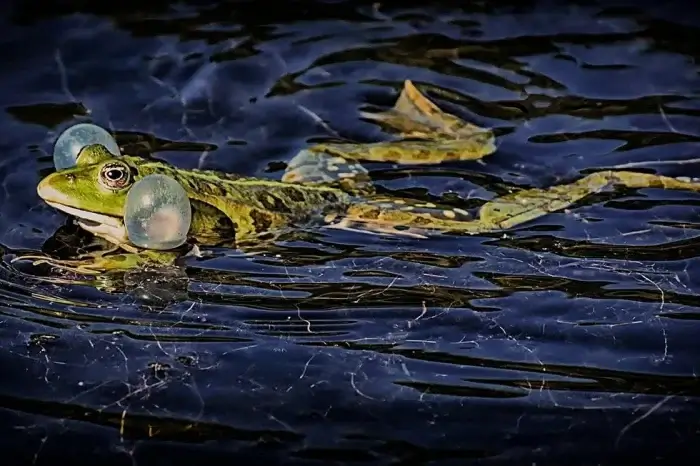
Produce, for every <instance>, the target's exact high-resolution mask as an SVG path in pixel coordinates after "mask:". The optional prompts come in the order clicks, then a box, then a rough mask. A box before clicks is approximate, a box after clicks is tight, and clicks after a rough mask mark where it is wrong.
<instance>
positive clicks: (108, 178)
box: [25, 81, 700, 273]
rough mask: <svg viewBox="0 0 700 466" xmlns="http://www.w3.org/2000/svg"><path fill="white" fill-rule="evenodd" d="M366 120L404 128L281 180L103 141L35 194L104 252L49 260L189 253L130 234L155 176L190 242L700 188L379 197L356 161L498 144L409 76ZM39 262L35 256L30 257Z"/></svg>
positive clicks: (466, 151) (387, 224) (501, 220)
mask: <svg viewBox="0 0 700 466" xmlns="http://www.w3.org/2000/svg"><path fill="white" fill-rule="evenodd" d="M365 116H366V117H367V118H371V119H373V120H375V121H378V122H379V123H380V124H383V125H385V126H388V127H391V128H393V129H394V130H397V131H398V132H399V133H400V134H401V136H403V138H402V139H400V140H397V141H389V142H378V143H370V144H359V143H357V144H355V143H333V144H319V145H315V146H312V147H309V148H308V149H305V150H303V151H301V152H300V153H299V154H298V155H297V156H296V157H295V158H294V159H292V161H291V162H290V164H289V166H288V167H287V170H286V172H285V174H284V176H283V177H282V180H281V181H275V180H268V179H260V178H250V177H244V176H240V175H236V174H224V173H218V172H214V171H203V170H183V169H178V168H175V167H172V166H170V165H167V164H165V163H163V162H160V161H154V160H150V159H144V158H139V157H133V156H122V157H115V156H113V155H112V154H111V153H109V152H108V151H107V150H106V149H105V148H104V147H103V146H101V145H89V146H86V147H84V148H83V149H82V151H81V152H80V154H79V156H78V159H77V162H76V166H75V167H73V168H70V169H67V170H63V171H59V172H56V173H53V174H51V175H48V176H47V177H46V178H44V179H43V180H41V182H40V183H39V186H38V193H39V196H41V198H42V199H44V200H45V201H46V202H47V203H48V204H49V205H51V206H53V207H55V208H57V209H60V210H62V211H64V212H66V213H67V214H69V215H72V216H74V217H76V218H77V220H78V224H79V225H80V226H81V227H82V228H84V229H85V230H87V231H89V232H91V233H93V234H94V235H95V236H96V237H98V238H101V239H102V240H104V241H105V242H106V243H105V247H104V249H103V250H101V251H99V252H98V253H91V254H89V255H84V256H81V257H78V258H76V259H75V260H56V259H47V258H42V260H43V261H44V262H49V263H50V264H53V265H55V266H58V267H62V268H65V269H71V270H75V271H78V272H82V273H100V272H109V271H113V270H125V269H129V268H134V267H139V266H144V265H149V264H169V263H172V262H173V261H174V260H175V259H176V258H177V257H179V256H181V255H182V254H183V251H182V250H181V249H179V250H173V251H155V250H149V249H142V248H138V247H136V246H135V245H134V244H133V243H131V242H130V241H129V239H128V236H127V234H126V229H125V226H124V222H123V216H124V208H125V199H126V196H127V193H128V192H129V189H130V188H131V186H133V184H134V183H135V182H136V181H138V180H139V179H142V178H143V177H145V176H147V175H151V174H165V175H167V176H170V177H172V178H173V179H175V180H177V181H178V182H179V183H180V184H181V185H182V186H183V188H184V189H185V191H186V193H187V196H188V197H189V200H190V203H191V211H192V224H191V227H190V229H189V234H188V237H189V239H190V243H195V244H200V245H209V246H215V245H225V244H235V245H236V246H237V247H241V248H245V246H246V245H249V244H254V243H256V242H260V241H264V240H265V239H266V238H267V237H269V236H270V235H274V233H275V232H278V231H281V230H282V229H284V228H288V227H293V226H295V225H300V224H304V223H310V222H318V223H320V224H326V225H329V226H332V227H335V228H347V229H361V230H364V231H368V232H375V233H382V234H394V235H411V236H423V235H426V234H429V233H430V232H431V231H442V232H460V233H467V234H478V233H485V232H494V231H501V230H506V229H509V228H511V227H514V226H516V225H520V224H522V223H525V222H528V221H530V220H533V219H535V218H538V217H541V216H543V215H546V214H547V213H549V212H554V211H557V210H561V209H564V208H566V207H568V206H570V205H571V204H573V203H575V202H577V201H579V200H581V199H582V198H584V197H586V196H588V195H590V194H593V193H597V192H600V191H601V190H603V189H605V188H607V187H610V186H613V185H621V186H626V187H630V188H647V187H656V188H667V189H688V190H694V191H698V190H700V183H696V182H693V181H692V180H687V179H676V178H670V177H665V176H659V175H654V174H646V173H638V172H631V171H602V172H597V173H592V174H589V175H587V176H585V177H583V178H581V179H579V180H578V181H575V182H573V183H570V184H564V185H557V186H553V187H550V188H547V189H525V190H521V191H518V192H515V193H513V194H508V195H505V196H502V197H499V198H496V199H494V200H491V201H489V202H486V203H485V204H484V205H482V206H481V207H480V208H479V209H478V212H475V215H471V214H470V213H469V212H467V211H465V210H463V209H459V208H454V207H448V206H439V205H435V204H432V203H427V202H419V201H416V200H411V199H405V198H398V197H388V196H384V195H378V194H376V193H375V190H374V188H373V186H372V184H371V181H370V179H369V177H368V172H367V170H366V169H365V168H363V166H362V165H361V164H360V163H359V161H381V162H393V163H397V164H438V163H441V162H444V161H458V160H475V159H480V158H482V157H485V156H487V155H489V154H491V153H493V152H494V151H495V150H496V147H495V143H494V142H495V139H494V135H493V133H492V132H491V131H489V130H486V129H482V128H479V127H477V126H474V125H471V124H469V123H466V122H464V121H462V120H461V119H460V118H458V117H456V116H454V115H452V114H449V113H446V112H443V111H441V110H440V109H439V108H438V107H437V106H436V105H435V104H433V103H432V102H431V101H430V100H428V98H427V97H425V96H424V95H423V94H421V93H420V92H419V91H418V89H417V88H416V87H415V86H414V85H413V84H412V83H411V82H410V81H406V82H405V84H404V89H403V92H402V93H401V95H400V97H399V99H398V101H397V103H396V104H395V105H394V107H393V108H391V109H390V110H388V111H384V112H379V113H370V114H365ZM161 226H162V225H161ZM32 257H33V258H36V257H35V256H25V258H32Z"/></svg>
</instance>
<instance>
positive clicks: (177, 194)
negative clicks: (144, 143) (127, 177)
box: [124, 175, 192, 250]
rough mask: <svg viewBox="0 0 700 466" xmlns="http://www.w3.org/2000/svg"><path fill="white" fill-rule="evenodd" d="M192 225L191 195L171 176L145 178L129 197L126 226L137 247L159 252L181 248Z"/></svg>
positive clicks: (127, 200)
mask: <svg viewBox="0 0 700 466" xmlns="http://www.w3.org/2000/svg"><path fill="white" fill-rule="evenodd" d="M191 223H192V209H191V207H190V200H189V198H188V197H187V192H185V190H184V189H183V187H182V186H181V185H180V183H178V182H177V181H175V180H174V179H172V178H170V177H169V176H165V175H148V176H145V177H143V179H141V180H139V181H137V182H136V183H134V186H132V187H131V189H130V190H129V193H128V194H127V195H126V206H125V209H124V225H125V227H126V232H127V234H128V235H129V240H130V241H131V242H132V243H134V244H135V245H136V246H139V247H142V248H148V249H159V250H167V249H173V248H176V247H178V246H181V245H182V244H184V243H185V241H187V233H188V232H189V230H190V225H191Z"/></svg>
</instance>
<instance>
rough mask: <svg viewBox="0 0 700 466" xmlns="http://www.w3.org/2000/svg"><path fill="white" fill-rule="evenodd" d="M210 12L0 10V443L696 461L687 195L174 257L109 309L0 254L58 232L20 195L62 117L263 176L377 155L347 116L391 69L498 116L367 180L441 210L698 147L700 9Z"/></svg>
mask: <svg viewBox="0 0 700 466" xmlns="http://www.w3.org/2000/svg"><path fill="white" fill-rule="evenodd" d="M203 3H204V2H199V3H198V4H199V5H200V6H198V7H195V6H189V5H187V4H185V3H179V4H173V5H171V6H167V7H165V6H163V7H162V8H161V7H160V6H159V5H157V4H156V3H153V4H152V6H148V5H149V4H148V3H144V4H143V5H142V6H141V10H140V11H135V10H133V8H127V7H124V8H119V7H118V6H115V5H114V2H110V3H109V4H106V3H100V2H94V3H93V8H94V9H93V10H86V9H79V8H77V7H68V6H65V7H64V9H60V8H59V7H56V6H53V7H51V8H49V9H47V8H48V7H47V6H46V5H44V6H41V7H40V6H39V5H38V4H34V2H23V3H21V2H17V5H15V6H14V7H13V11H12V12H11V13H9V12H8V13H7V15H6V16H5V20H4V22H3V24H2V28H3V35H2V38H1V39H0V40H2V48H0V56H2V60H3V63H5V69H4V73H2V75H0V103H1V104H2V107H3V108H4V110H5V111H4V112H2V113H0V132H1V133H0V134H2V138H0V154H1V155H0V180H1V181H2V187H3V189H2V190H0V248H2V250H3V254H4V260H3V263H2V269H1V272H0V273H1V275H0V280H1V283H0V324H1V325H0V367H2V370H1V374H2V376H1V377H0V380H2V382H1V383H0V412H1V413H2V415H1V418H2V424H1V426H2V427H1V428H0V429H1V430H0V432H1V433H2V437H1V438H2V449H3V452H6V453H7V454H10V453H11V454H13V455H16V458H18V459H21V460H26V461H36V463H35V464H49V463H50V462H51V461H52V460H55V459H56V458H59V457H60V455H63V456H62V458H63V459H64V460H66V461H70V459H85V458H90V460H91V462H92V463H95V464H98V463H99V464H112V463H111V462H114V464H132V461H134V463H133V464H147V463H146V462H147V461H152V463H148V464H173V463H172V461H176V460H180V461H182V462H190V463H191V462H192V461H199V462H201V461H207V460H212V459H215V458H219V459H221V458H224V457H226V455H233V454H234V453H235V454H236V455H237V456H235V457H230V458H235V459H241V460H245V459H255V460H256V461H263V462H264V461H267V463H266V464H277V462H278V461H281V460H283V459H286V461H287V463H285V464H292V463H293V464H329V463H331V462H333V461H337V462H338V463H340V462H342V461H347V460H350V459H351V460H353V461H355V462H356V464H387V462H389V461H396V462H397V464H455V465H457V464H459V465H462V464H468V463H469V462H470V461H475V462H483V463H487V464H491V463H494V464H531V463H536V464H538V465H541V464H550V463H551V464H564V463H562V462H567V463H570V464H599V463H605V464H613V461H615V460H622V459H625V460H630V459H636V460H640V459H644V460H647V461H650V460H653V459H655V460H658V461H662V460H670V459H672V458H673V457H675V456H674V455H683V457H684V458H685V459H686V460H688V459H689V458H693V457H694V458H696V459H697V458H698V457H700V453H699V452H698V449H697V447H694V445H693V440H694V439H695V438H696V436H697V434H698V431H699V430H700V427H699V426H700V423H699V422H698V420H697V419H698V413H699V412H700V411H699V410H698V398H697V397H698V395H699V394H700V393H699V392H700V384H699V383H698V378H697V376H696V374H697V373H698V361H699V360H700V359H699V356H700V340H699V339H698V337H697V335H698V334H699V332H700V298H698V293H699V292H700V283H698V278H697V276H698V273H699V272H698V270H699V269H700V249H699V247H698V244H700V238H699V236H700V232H699V231H698V230H699V228H700V223H699V222H698V221H697V218H698V212H699V211H700V210H699V207H700V195H698V194H692V193H685V192H665V191H662V190H659V189H640V190H617V191H615V192H607V193H603V194H601V195H597V196H594V197H592V198H589V199H586V200H585V201H584V202H582V203H580V204H577V205H576V207H575V208H573V209H571V210H569V211H565V212H560V213H556V214H551V215H548V216H546V217H544V218H542V219H541V220H537V221H534V222H531V223H529V224H527V225H525V226H523V227H521V228H518V229H516V230H514V231H510V232H508V233H507V234H501V235H486V236H475V237H459V236H454V237H449V236H442V237H436V238H430V239H427V240H425V239H424V240H419V239H410V238H409V239H407V238H387V237H379V236H372V235H367V234H362V233H352V232H342V231H333V230H325V229H320V228H319V229H309V230H306V231H302V232H299V234H298V235H295V236H294V237H290V238H287V240H286V241H283V242H279V243H278V244H277V245H276V246H275V248H274V249H271V250H269V251H267V252H266V253H265V254H262V255H257V256H246V255H244V254H242V253H240V252H237V251H233V250H231V251H223V252H224V253H225V254H224V255H222V256H220V257H218V258H215V259H211V260H196V259H191V260H188V262H187V267H186V269H185V271H186V274H187V276H186V277H182V276H180V277H166V278H167V280H164V278H163V277H160V280H161V282H159V283H156V284H155V285H154V283H153V281H154V280H155V281H157V280H158V279H159V277H158V276H155V277H143V276H133V277H127V284H128V285H130V287H129V288H128V289H127V290H124V291H121V290H119V291H114V292H110V291H107V290H100V289H96V288H95V287H94V286H92V285H91V283H89V282H76V281H71V279H70V277H63V278H61V279H60V280H59V279H56V280H54V282H51V281H46V280H40V279H39V278H38V277H39V276H40V275H45V273H44V272H41V273H40V272H39V271H37V270H34V269H33V268H32V267H28V266H26V265H24V266H22V267H19V266H16V264H10V263H9V261H10V260H11V259H12V257H14V256H15V255H16V254H18V253H19V252H26V251H40V250H41V249H42V247H44V248H45V247H46V244H47V242H51V241H54V242H56V241H58V240H56V236H55V235H54V234H55V233H56V231H57V230H59V231H61V229H65V228H68V227H66V225H67V220H66V217H65V216H64V215H63V214H61V213H59V212H57V211H55V210H54V209H52V208H50V207H49V206H47V205H45V204H43V203H42V202H41V200H40V199H39V198H38V197H37V195H36V193H35V187H36V183H37V181H38V180H39V178H40V177H41V176H44V175H45V174H47V173H49V172H50V171H52V170H53V168H52V161H51V156H50V151H51V144H52V142H53V140H54V139H55V138H56V136H57V135H58V133H60V132H61V131H62V130H63V129H64V128H66V127H67V126H69V125H71V124H75V123H76V122H79V121H93V122H95V123H97V124H100V125H102V126H105V127H108V128H112V129H114V130H115V131H117V135H118V139H119V141H120V142H121V143H122V144H129V145H130V146H129V147H131V148H132V149H133V150H134V151H137V150H140V151H146V152H148V151H155V153H154V156H155V157H158V158H162V159H164V160H167V161H169V162H171V163H173V164H176V165H178V166H181V167H188V168H195V167H201V168H209V169H219V170H223V171H227V172H240V173H244V174H248V175H257V176H266V177H271V178H279V177H280V176H281V173H282V171H283V169H284V165H283V162H285V161H289V160H290V158H291V157H292V156H293V155H294V154H296V153H297V152H298V151H299V150H300V149H301V148H303V147H305V146H307V145H308V144H310V143H311V142H314V141H319V140H323V139H324V138H332V137H337V135H340V136H342V137H344V138H349V139H354V140H359V141H375V140H383V139H388V138H389V137H390V136H389V135H387V134H386V133H383V132H382V131H381V130H380V129H379V128H378V127H376V126H374V125H372V124H371V123H369V122H367V121H364V120H361V119H360V118H359V116H358V110H360V109H361V108H363V107H365V106H367V105H371V106H374V107H387V106H389V105H391V104H392V103H393V101H394V100H395V98H396V96H397V92H398V90H400V87H401V84H402V82H403V80H404V79H412V80H413V81H414V82H416V83H417V84H418V85H419V86H420V87H421V88H422V89H423V90H425V91H426V92H427V93H428V94H429V95H430V96H431V97H432V98H433V99H435V100H436V101H437V102H438V103H439V105H440V106H441V107H442V108H444V109H446V110H448V111H451V112H453V113H456V114H458V115H460V116H462V117H463V118H465V119H466V120H467V121H471V122H473V123H475V124H479V125H482V126H488V127H493V128H495V129H496V131H497V133H498V135H499V137H498V141H499V150H498V152H497V153H495V154H494V155H493V156H491V157H489V158H487V159H486V160H485V161H484V163H483V164H482V163H477V162H465V163H458V164H455V163H452V164H446V165H442V166H439V167H428V168H425V167H418V168H416V167H394V166H391V165H389V164H370V165H368V166H369V168H370V169H371V173H372V176H373V177H374V178H375V179H376V180H377V183H378V184H379V185H381V186H382V187H383V188H384V189H386V190H390V191H393V192H395V193H397V194H401V195H405V196H411V197H414V198H418V199H426V200H431V201H442V202H451V203H453V204H455V205H460V204H459V203H460V202H473V201H474V199H482V200H483V199H490V198H492V197H494V196H495V195H497V194H500V193H503V192H506V190H507V189H508V188H510V187H530V186H548V185H551V184H554V183H558V182H565V181H570V180H573V179H575V178H577V177H579V176H581V175H582V174H585V173H587V172H588V171H589V170H592V169H601V168H604V167H611V166H615V165H619V164H629V163H639V162H644V161H668V160H688V159H692V158H695V157H698V154H699V151H698V148H700V144H698V141H700V79H699V78H700V76H699V67H698V60H699V59H700V48H699V47H698V44H700V29H699V28H698V27H697V26H695V25H694V23H693V20H692V18H696V17H697V16H693V15H692V14H691V11H690V10H688V9H687V8H686V9H679V8H676V7H674V6H673V5H669V4H667V5H665V6H664V7H657V8H656V9H652V8H650V7H643V8H642V7H634V4H635V2H629V3H628V4H626V5H625V4H623V3H622V2H617V3H616V4H617V6H614V7H613V6H600V5H597V6H591V5H592V4H590V3H588V2H582V3H581V4H580V5H579V6H566V5H564V4H557V3H548V4H543V5H540V6H533V5H530V4H528V5H525V4H524V3H520V2H514V3H517V4H519V5H520V6H519V7H517V8H516V7H505V6H504V7H494V6H490V5H491V2H474V4H473V5H472V6H471V7H470V9H469V10H459V9H448V8H438V7H430V8H426V7H425V6H423V7H421V8H412V9H409V8H408V7H406V6H405V7H404V8H405V9H403V10H400V9H391V8H389V7H387V6H384V5H382V4H372V3H370V2H366V3H363V2H347V3H343V2H330V1H329V2H325V3H323V2H319V3H315V4H314V3H309V2H301V3H297V4H295V6H294V7H293V8H291V7H290V8H289V9H282V8H280V7H270V8H260V5H261V3H260V2H230V3H223V2H220V3H218V4H212V6H201V5H202V4H203ZM61 4H63V5H68V2H61ZM193 4H194V2H193ZM405 5H406V4H405ZM586 5H588V6H586ZM688 8H689V7H688ZM295 15H296V16H295ZM640 169H644V170H649V169H652V170H656V171H658V172H660V173H663V174H667V175H670V176H680V175H687V176H698V175H699V173H700V172H698V170H699V169H698V166H697V164H669V163H666V164H663V163H662V164H658V165H656V166H654V165H650V166H647V167H644V168H640ZM465 199H468V200H465ZM70 236H72V233H71V231H68V232H67V233H66V237H70ZM52 238H53V239H52ZM147 278H148V279H150V281H147V280H146V279H147ZM164 283H167V284H168V286H167V287H166V288H167V289H166V291H165V292H163V290H162V288H163V287H164ZM158 290H160V295H159V296H160V298H164V297H165V298H169V299H170V301H159V296H156V295H154V293H155V292H156V291H158ZM145 298H149V299H145ZM71 449H72V450H71ZM90 455H94V456H92V457H91V456H90ZM431 461H433V462H431ZM17 464H19V463H17ZM52 464H55V463H52Z"/></svg>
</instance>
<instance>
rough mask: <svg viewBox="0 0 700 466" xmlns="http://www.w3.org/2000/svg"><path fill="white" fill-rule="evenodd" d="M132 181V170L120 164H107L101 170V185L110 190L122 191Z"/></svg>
mask: <svg viewBox="0 0 700 466" xmlns="http://www.w3.org/2000/svg"><path fill="white" fill-rule="evenodd" d="M130 181H131V170H129V167H127V166H126V165H124V164H123V163H119V162H112V163H107V164H105V165H104V166H103V167H102V169H101V170H100V183H102V185H103V186H104V187H106V188H109V189H122V188H124V187H126V185H128V184H129V182H130Z"/></svg>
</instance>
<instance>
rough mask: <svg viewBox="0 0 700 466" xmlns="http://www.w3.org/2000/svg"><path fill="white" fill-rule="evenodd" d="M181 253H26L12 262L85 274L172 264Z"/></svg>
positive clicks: (146, 251) (145, 251) (147, 251)
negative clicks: (72, 256) (64, 255)
mask: <svg viewBox="0 0 700 466" xmlns="http://www.w3.org/2000/svg"><path fill="white" fill-rule="evenodd" d="M181 255H182V254H181V253H179V252H173V251H151V250H143V251H139V252H127V253H121V254H107V253H106V251H99V252H97V253H95V254H93V255H92V256H90V257H87V256H88V255H85V257H83V258H81V259H52V258H51V257H48V256H41V255H24V256H19V257H16V258H14V259H13V260H12V262H16V261H19V260H33V262H32V264H33V265H40V264H48V265H50V266H52V267H55V268H57V269H60V270H64V271H69V272H75V273H80V274H84V275H100V274H102V273H109V272H124V271H126V270H129V269H134V268H139V267H144V266H164V265H171V264H173V263H174V262H175V260H176V259H177V258H178V257H180V256H181Z"/></svg>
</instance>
